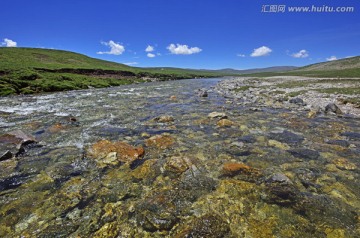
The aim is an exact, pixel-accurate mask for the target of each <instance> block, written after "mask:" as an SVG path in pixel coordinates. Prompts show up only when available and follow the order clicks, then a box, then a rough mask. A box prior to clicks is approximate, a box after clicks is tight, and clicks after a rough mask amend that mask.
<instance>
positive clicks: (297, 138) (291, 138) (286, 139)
mask: <svg viewBox="0 0 360 238" xmlns="http://www.w3.org/2000/svg"><path fill="white" fill-rule="evenodd" d="M268 137H269V139H272V140H277V141H280V142H282V143H287V144H299V143H301V142H303V140H304V137H303V136H302V135H298V134H295V133H292V132H290V131H283V132H281V133H270V134H269V136H268Z"/></svg>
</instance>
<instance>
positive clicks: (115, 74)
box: [0, 47, 220, 96]
mask: <svg viewBox="0 0 360 238" xmlns="http://www.w3.org/2000/svg"><path fill="white" fill-rule="evenodd" d="M216 76H220V75H219V74H216V73H212V72H206V71H195V70H184V69H165V70H160V69H152V70H150V69H145V68H136V67H130V66H127V65H124V64H119V63H114V62H109V61H104V60H99V59H94V58H90V57H87V56H85V55H81V54H78V53H73V52H68V51H62V50H49V49H34V48H4V47H0V96H5V95H10V94H31V93H40V92H53V91H65V90H76V89H86V88H89V87H97V88H100V87H109V86H118V85H123V84H131V83H138V82H145V81H154V80H156V81H159V80H174V79H185V78H196V77H216Z"/></svg>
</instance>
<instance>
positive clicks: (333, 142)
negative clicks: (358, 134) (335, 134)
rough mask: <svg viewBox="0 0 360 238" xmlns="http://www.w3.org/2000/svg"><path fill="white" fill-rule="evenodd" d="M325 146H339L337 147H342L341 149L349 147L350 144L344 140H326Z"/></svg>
mask: <svg viewBox="0 0 360 238" xmlns="http://www.w3.org/2000/svg"><path fill="white" fill-rule="evenodd" d="M326 143H327V144H330V145H339V146H342V147H349V146H350V143H349V142H348V141H346V140H328V141H326Z"/></svg>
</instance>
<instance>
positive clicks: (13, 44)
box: [1, 38, 17, 47]
mask: <svg viewBox="0 0 360 238" xmlns="http://www.w3.org/2000/svg"><path fill="white" fill-rule="evenodd" d="M1 45H3V46H5V47H17V43H16V42H15V41H13V40H10V39H8V38H5V39H4V41H3V42H1Z"/></svg>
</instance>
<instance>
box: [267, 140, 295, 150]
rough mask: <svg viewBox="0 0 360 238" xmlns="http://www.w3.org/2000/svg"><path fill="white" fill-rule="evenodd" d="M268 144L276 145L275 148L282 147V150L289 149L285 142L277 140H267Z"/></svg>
mask: <svg viewBox="0 0 360 238" xmlns="http://www.w3.org/2000/svg"><path fill="white" fill-rule="evenodd" d="M268 144H269V146H272V147H276V148H279V149H282V150H288V149H290V146H288V145H287V144H285V143H281V142H279V141H277V140H269V142H268Z"/></svg>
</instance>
